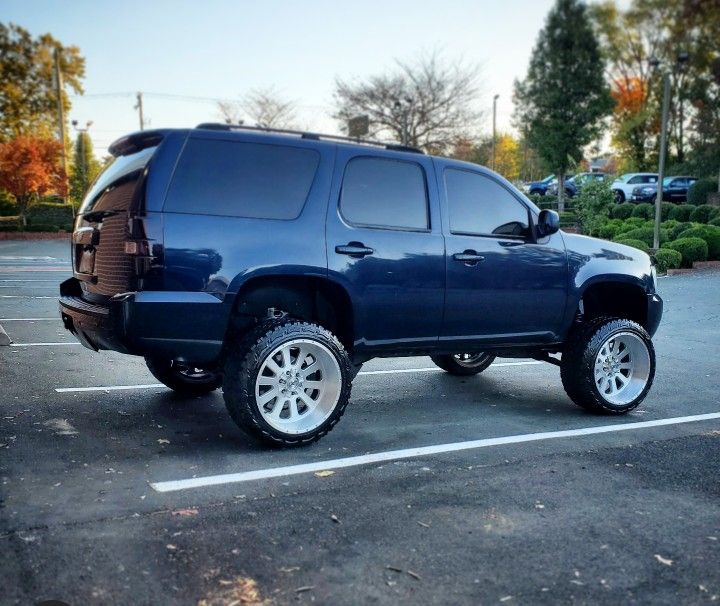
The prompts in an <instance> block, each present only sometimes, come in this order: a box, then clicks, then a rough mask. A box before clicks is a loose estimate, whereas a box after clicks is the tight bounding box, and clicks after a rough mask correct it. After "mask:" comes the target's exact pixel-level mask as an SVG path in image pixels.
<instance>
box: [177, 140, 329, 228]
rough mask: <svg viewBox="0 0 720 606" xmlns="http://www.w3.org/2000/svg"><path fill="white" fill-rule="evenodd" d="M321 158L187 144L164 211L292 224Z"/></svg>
mask: <svg viewBox="0 0 720 606" xmlns="http://www.w3.org/2000/svg"><path fill="white" fill-rule="evenodd" d="M319 162H320V154H319V153H318V152H317V151H315V150H312V149H305V148H299V147H289V146H283V145H266V144H256V143H240V142H237V141H221V140H217V139H190V140H189V141H188V142H187V145H186V146H185V149H184V151H183V153H182V156H181V157H180V161H179V162H178V166H177V169H176V170H175V176H174V177H173V180H172V183H171V184H170V189H169V191H168V195H167V199H166V201H165V211H166V212H176V213H192V214H204V215H223V216H231V217H247V218H253V219H284V220H289V219H295V218H297V217H298V216H299V215H300V212H301V211H302V208H303V206H304V204H305V200H306V198H307V196H308V193H309V192H310V187H311V185H312V182H313V179H314V178H315V173H316V171H317V167H318V164H319Z"/></svg>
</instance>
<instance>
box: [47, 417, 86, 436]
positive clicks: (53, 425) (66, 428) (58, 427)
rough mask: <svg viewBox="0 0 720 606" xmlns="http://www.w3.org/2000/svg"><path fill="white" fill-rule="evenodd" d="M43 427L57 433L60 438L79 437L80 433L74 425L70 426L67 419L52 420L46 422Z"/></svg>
mask: <svg viewBox="0 0 720 606" xmlns="http://www.w3.org/2000/svg"><path fill="white" fill-rule="evenodd" d="M43 425H44V426H45V427H47V428H49V429H52V430H53V431H54V432H55V435H58V436H74V435H77V433H78V431H77V429H75V428H74V427H73V426H72V425H70V423H69V421H68V420H67V419H50V420H49V421H45V422H44V423H43Z"/></svg>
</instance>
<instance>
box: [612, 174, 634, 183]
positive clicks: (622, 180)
mask: <svg viewBox="0 0 720 606" xmlns="http://www.w3.org/2000/svg"><path fill="white" fill-rule="evenodd" d="M632 176H633V173H625V174H624V175H620V176H619V177H618V178H617V179H615V180H616V181H620V183H627V182H628V181H629V180H630V177H632Z"/></svg>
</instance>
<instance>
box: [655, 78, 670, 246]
mask: <svg viewBox="0 0 720 606" xmlns="http://www.w3.org/2000/svg"><path fill="white" fill-rule="evenodd" d="M669 111H670V74H668V73H667V72H665V73H664V74H663V103H662V125H661V127H660V128H661V129H662V130H661V131H660V160H659V162H658V184H657V192H656V195H655V231H654V234H653V248H654V249H655V250H657V249H658V248H660V219H661V218H662V212H661V211H662V198H663V179H664V178H665V155H666V154H667V123H668V113H669Z"/></svg>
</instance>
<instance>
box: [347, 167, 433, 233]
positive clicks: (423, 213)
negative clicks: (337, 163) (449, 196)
mask: <svg viewBox="0 0 720 606" xmlns="http://www.w3.org/2000/svg"><path fill="white" fill-rule="evenodd" d="M340 212H341V213H342V216H343V218H344V219H345V220H346V221H348V222H350V223H353V224H354V225H365V226H374V227H391V228H392V227H394V228H400V229H428V228H429V221H428V204H427V193H426V190H425V177H424V175H423V171H422V168H420V166H418V165H417V164H415V163H413V162H400V161H396V160H386V159H383V158H355V159H353V160H351V161H350V162H349V163H348V165H347V168H346V169H345V177H344V179H343V185H342V194H341V195H340Z"/></svg>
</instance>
